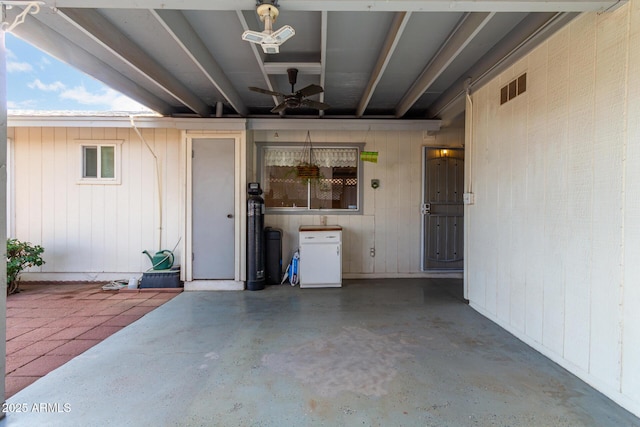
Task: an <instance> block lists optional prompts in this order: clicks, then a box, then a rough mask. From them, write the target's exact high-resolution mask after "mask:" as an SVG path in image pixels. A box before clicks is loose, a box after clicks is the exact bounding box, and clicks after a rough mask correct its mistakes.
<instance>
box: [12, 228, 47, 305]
mask: <svg viewBox="0 0 640 427" xmlns="http://www.w3.org/2000/svg"><path fill="white" fill-rule="evenodd" d="M43 252H44V248H43V247H42V246H39V245H33V246H32V245H31V243H28V242H21V241H20V240H18V239H7V295H10V294H12V293H14V292H17V291H18V278H19V276H20V273H21V272H22V270H24V269H25V268H29V267H39V266H41V265H42V264H44V260H43V259H42V257H41V256H40V255H42V253H43Z"/></svg>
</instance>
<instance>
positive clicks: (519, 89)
mask: <svg viewBox="0 0 640 427" xmlns="http://www.w3.org/2000/svg"><path fill="white" fill-rule="evenodd" d="M526 90H527V73H524V74H523V75H521V76H520V77H518V78H517V79H514V80H512V81H510V82H509V83H508V84H506V85H504V86H503V87H502V88H501V89H500V105H502V104H505V103H507V102H509V101H511V100H512V99H513V98H515V97H516V96H518V95H520V94H521V93H524V92H525V91H526Z"/></svg>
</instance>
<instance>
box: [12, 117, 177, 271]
mask: <svg viewBox="0 0 640 427" xmlns="http://www.w3.org/2000/svg"><path fill="white" fill-rule="evenodd" d="M12 132H13V148H14V158H13V160H14V164H13V170H14V173H15V179H14V183H15V212H16V213H15V219H14V221H13V222H12V223H13V224H14V230H13V232H12V235H13V237H16V238H18V239H20V240H26V241H29V242H32V243H34V244H41V245H42V246H44V248H45V253H44V258H45V261H46V264H45V265H43V266H42V267H41V268H40V269H37V270H35V269H34V270H32V271H36V272H41V273H45V274H38V275H37V276H36V275H33V277H31V278H32V279H36V280H48V279H53V280H55V279H57V278H62V277H66V278H75V279H77V280H91V279H96V278H101V277H102V278H104V277H109V274H108V273H127V272H132V273H135V272H142V271H145V270H146V269H147V268H148V267H149V261H148V258H146V256H145V255H142V254H141V251H142V250H143V249H147V250H149V251H150V252H151V251H156V250H158V247H157V246H158V241H159V231H158V230H159V211H158V191H157V186H156V172H155V166H154V161H153V157H152V155H151V153H150V152H149V150H148V149H147V148H146V146H144V144H143V143H142V142H141V141H140V138H139V137H138V135H137V134H136V133H135V132H134V131H133V130H132V129H122V128H49V127H45V128H15V129H12ZM141 132H142V134H143V136H144V138H145V139H146V141H147V142H148V143H149V145H150V146H151V147H152V148H153V149H154V150H155V152H156V155H157V156H158V159H159V164H160V170H161V177H162V178H161V179H162V199H163V205H164V209H163V219H162V229H163V232H162V246H163V247H162V249H167V248H168V249H172V248H173V247H174V245H175V244H176V242H177V241H178V239H179V238H180V237H181V235H182V231H181V227H182V226H183V224H184V222H183V219H182V218H181V216H180V215H181V204H182V203H183V202H182V194H181V190H180V182H181V181H180V170H181V166H180V141H181V139H180V132H179V131H178V130H171V129H169V130H167V129H144V130H142V131H141ZM79 139H83V140H86V139H92V140H97V142H99V140H105V139H108V140H122V141H123V143H122V145H121V150H122V153H121V154H122V155H121V159H122V168H121V173H122V179H121V184H120V185H80V184H78V181H79V177H80V165H81V158H80V155H81V153H80V149H79V143H78V141H77V140H79ZM177 251H178V252H179V249H178V250H177ZM177 255H178V258H179V253H178V254H177ZM59 273H65V274H66V275H65V276H60V275H59ZM69 273H72V274H71V275H69ZM73 273H76V275H75V276H74V275H73ZM103 273H106V275H105V274H103ZM112 276H113V275H112ZM120 276H122V277H119V278H124V279H126V278H128V276H126V275H122V274H120ZM116 277H118V276H117V275H116ZM24 278H25V279H29V278H30V277H29V274H26V275H25V277H24Z"/></svg>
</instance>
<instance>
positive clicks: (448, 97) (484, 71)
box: [428, 13, 578, 119]
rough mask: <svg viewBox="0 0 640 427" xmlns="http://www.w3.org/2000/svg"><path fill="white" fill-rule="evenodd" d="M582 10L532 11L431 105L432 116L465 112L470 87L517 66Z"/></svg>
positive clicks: (481, 83)
mask: <svg viewBox="0 0 640 427" xmlns="http://www.w3.org/2000/svg"><path fill="white" fill-rule="evenodd" d="M576 16H578V13H544V14H530V15H528V16H527V17H525V18H524V19H523V20H522V21H521V22H520V24H518V25H517V26H516V27H515V28H514V29H513V30H512V31H511V32H510V33H509V34H507V35H506V36H505V37H504V38H503V39H502V40H500V41H499V42H498V43H497V44H496V45H495V46H494V47H493V48H492V49H491V50H490V51H489V52H487V54H486V55H483V56H482V58H481V59H480V60H479V61H478V62H476V63H475V64H474V65H473V66H472V67H471V68H470V69H469V70H467V72H466V73H465V74H464V75H463V77H461V78H460V79H458V80H457V81H456V82H455V83H454V84H452V85H451V86H450V87H449V88H448V89H447V90H446V91H444V92H443V93H442V95H440V97H438V99H436V100H435V102H434V103H433V104H431V105H430V106H429V114H428V117H438V118H442V119H451V118H453V117H455V116H457V115H459V114H461V113H462V112H464V108H465V107H464V106H465V104H464V96H465V93H466V89H467V87H470V88H473V87H478V86H481V85H483V84H485V83H486V82H488V81H489V80H491V79H493V78H495V77H496V76H497V75H498V74H500V73H501V72H503V71H504V70H506V69H507V68H508V67H510V66H511V65H513V64H514V63H515V62H516V61H518V60H519V59H521V58H522V57H524V56H525V55H526V54H528V53H529V52H531V50H533V49H534V48H535V47H536V46H539V45H540V43H542V42H543V41H544V40H545V39H546V38H548V37H549V36H551V35H552V34H554V33H555V32H556V31H557V30H559V29H560V28H562V27H564V26H565V25H566V24H568V23H569V22H570V21H571V20H572V19H574V18H575V17H576Z"/></svg>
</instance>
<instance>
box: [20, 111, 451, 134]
mask: <svg viewBox="0 0 640 427" xmlns="http://www.w3.org/2000/svg"><path fill="white" fill-rule="evenodd" d="M135 121H136V126H137V127H138V128H140V129H146V128H162V129H180V130H185V131H188V130H204V131H227V132H234V131H245V130H278V131H284V130H305V131H306V130H327V129H335V130H341V131H367V130H371V131H376V130H386V131H431V132H437V131H439V130H440V125H441V120H397V119H394V118H392V117H390V118H388V119H356V118H353V119H341V118H328V117H327V116H324V117H323V118H322V119H318V118H314V119H309V118H296V119H291V120H282V119H280V118H279V116H278V118H256V119H236V118H211V119H194V118H179V117H149V116H136V117H135ZM7 126H8V127H80V128H91V127H103V128H114V127H115V128H130V127H131V119H130V116H128V115H127V116H122V117H120V116H60V115H58V116H56V115H53V114H52V115H44V114H43V115H24V116H22V115H11V116H9V118H8V122H7Z"/></svg>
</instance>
